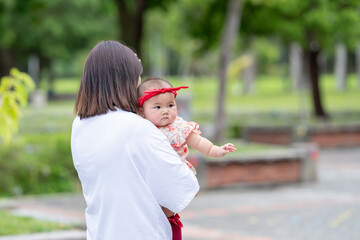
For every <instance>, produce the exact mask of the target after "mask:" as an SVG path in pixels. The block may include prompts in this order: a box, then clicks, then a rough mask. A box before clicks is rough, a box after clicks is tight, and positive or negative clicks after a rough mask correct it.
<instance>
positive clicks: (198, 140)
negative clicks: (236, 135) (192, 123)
mask: <svg viewBox="0 0 360 240" xmlns="http://www.w3.org/2000/svg"><path fill="white" fill-rule="evenodd" d="M186 143H187V144H188V145H189V147H191V148H194V149H196V150H198V151H199V152H201V153H203V154H205V155H207V156H210V157H223V156H225V155H226V154H227V153H229V152H235V151H236V148H235V147H234V145H233V144H231V143H227V144H225V145H223V146H221V147H218V146H216V145H214V144H213V143H212V142H210V141H209V140H208V139H206V138H204V137H201V136H200V135H199V134H196V133H193V132H192V133H190V135H189V136H188V138H187V139H186Z"/></svg>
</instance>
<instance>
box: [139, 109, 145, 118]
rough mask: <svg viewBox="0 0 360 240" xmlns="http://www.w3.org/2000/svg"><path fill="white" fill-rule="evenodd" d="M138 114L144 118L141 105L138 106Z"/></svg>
mask: <svg viewBox="0 0 360 240" xmlns="http://www.w3.org/2000/svg"><path fill="white" fill-rule="evenodd" d="M139 114H140V116H142V117H143V118H145V115H144V109H143V108H142V107H140V108H139Z"/></svg>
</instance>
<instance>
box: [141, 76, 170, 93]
mask: <svg viewBox="0 0 360 240" xmlns="http://www.w3.org/2000/svg"><path fill="white" fill-rule="evenodd" d="M168 87H173V85H172V84H171V83H170V82H169V81H168V80H165V79H163V78H158V77H154V78H148V79H146V80H145V81H143V82H142V83H141V84H140V86H139V87H138V96H139V97H142V96H143V95H144V92H145V91H146V90H149V89H155V88H168Z"/></svg>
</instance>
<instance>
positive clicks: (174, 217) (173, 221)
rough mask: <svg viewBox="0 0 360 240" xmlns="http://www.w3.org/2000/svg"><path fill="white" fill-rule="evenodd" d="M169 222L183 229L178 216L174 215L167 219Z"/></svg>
mask: <svg viewBox="0 0 360 240" xmlns="http://www.w3.org/2000/svg"><path fill="white" fill-rule="evenodd" d="M168 220H169V222H171V223H173V224H175V225H178V226H179V227H183V224H182V222H181V221H180V216H179V214H175V215H174V216H171V217H168Z"/></svg>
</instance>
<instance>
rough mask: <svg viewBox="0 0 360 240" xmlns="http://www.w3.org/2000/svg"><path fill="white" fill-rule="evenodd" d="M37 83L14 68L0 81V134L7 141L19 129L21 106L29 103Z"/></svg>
mask: <svg viewBox="0 0 360 240" xmlns="http://www.w3.org/2000/svg"><path fill="white" fill-rule="evenodd" d="M34 87H35V85H34V82H33V81H32V79H31V77H30V76H29V75H28V74H26V73H22V72H20V71H19V70H17V69H15V68H13V69H11V71H10V76H6V77H3V78H2V79H1V82H0V136H1V137H2V138H3V139H4V142H5V143H8V142H9V141H10V138H11V135H12V134H13V133H14V132H16V131H17V129H18V119H19V117H20V114H21V113H20V107H24V106H26V104H27V100H28V94H29V92H30V91H32V90H33V89H34Z"/></svg>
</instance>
